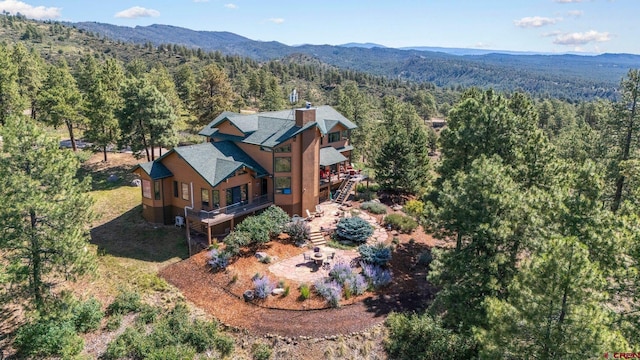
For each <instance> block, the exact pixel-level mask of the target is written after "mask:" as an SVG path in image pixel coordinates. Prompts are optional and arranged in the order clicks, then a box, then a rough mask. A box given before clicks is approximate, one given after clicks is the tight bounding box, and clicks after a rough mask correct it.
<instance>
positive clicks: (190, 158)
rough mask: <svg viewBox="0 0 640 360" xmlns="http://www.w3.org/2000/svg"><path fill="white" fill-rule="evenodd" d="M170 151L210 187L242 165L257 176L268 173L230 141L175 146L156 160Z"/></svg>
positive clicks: (229, 175) (232, 173) (231, 174)
mask: <svg viewBox="0 0 640 360" xmlns="http://www.w3.org/2000/svg"><path fill="white" fill-rule="evenodd" d="M171 152H175V153H176V154H178V155H179V156H180V157H181V158H182V159H184V161H186V162H187V163H188V164H189V165H190V166H191V167H192V168H193V169H194V170H195V171H196V172H197V173H198V174H200V176H202V178H204V179H205V180H206V181H207V182H208V183H209V184H210V185H211V186H212V187H215V186H217V185H218V184H220V183H221V182H222V181H224V180H225V179H227V178H229V177H231V176H233V175H234V174H235V172H236V170H238V169H241V168H242V167H243V166H245V167H247V168H249V169H251V170H253V171H255V172H256V173H257V177H261V176H265V175H267V174H268V173H267V171H266V170H265V169H264V168H263V167H262V166H260V165H259V164H258V163H257V162H255V161H254V160H253V159H252V158H251V157H250V156H249V155H247V154H246V153H245V152H244V151H242V149H240V148H239V147H238V146H237V145H236V144H234V143H232V142H230V141H220V142H215V143H210V142H207V143H203V144H198V145H190V146H180V147H176V148H174V149H173V150H171V151H169V152H168V153H166V154H165V155H163V156H162V157H161V158H159V159H158V160H156V162H157V161H159V160H161V159H162V158H164V157H165V156H168V155H169V154H170V153H171Z"/></svg>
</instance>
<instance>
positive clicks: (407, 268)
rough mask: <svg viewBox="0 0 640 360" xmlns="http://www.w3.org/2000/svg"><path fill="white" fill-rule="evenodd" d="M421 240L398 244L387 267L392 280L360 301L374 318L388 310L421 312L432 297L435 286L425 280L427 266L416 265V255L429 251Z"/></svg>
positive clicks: (387, 312)
mask: <svg viewBox="0 0 640 360" xmlns="http://www.w3.org/2000/svg"><path fill="white" fill-rule="evenodd" d="M430 251H431V250H430V248H429V246H427V245H426V244H423V243H417V242H415V243H414V242H409V243H403V244H399V245H398V246H397V248H396V250H395V251H394V253H393V258H392V260H391V265H390V268H391V270H392V271H393V283H392V284H391V285H390V286H389V287H388V288H386V289H385V290H384V291H383V292H381V293H380V294H379V295H378V296H376V297H370V298H367V299H365V300H364V305H365V306H366V307H367V311H369V312H373V313H374V314H375V316H376V317H378V316H387V315H388V314H389V313H391V312H412V311H421V310H424V309H426V308H427V306H429V304H430V303H431V301H432V300H433V298H434V296H435V293H436V288H435V287H434V286H433V285H431V284H430V283H429V282H428V281H427V273H428V269H429V266H428V265H426V264H420V263H419V261H418V260H419V258H420V255H421V254H422V253H424V252H430Z"/></svg>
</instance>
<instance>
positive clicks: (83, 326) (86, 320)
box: [72, 298, 104, 333]
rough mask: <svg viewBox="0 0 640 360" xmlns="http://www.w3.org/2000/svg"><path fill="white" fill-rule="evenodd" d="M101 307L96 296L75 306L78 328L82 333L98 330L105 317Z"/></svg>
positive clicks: (75, 323) (75, 320)
mask: <svg viewBox="0 0 640 360" xmlns="http://www.w3.org/2000/svg"><path fill="white" fill-rule="evenodd" d="M101 308H102V305H101V304H100V302H99V301H98V300H96V299H94V298H91V299H89V300H87V301H85V302H81V303H79V304H77V305H76V306H74V307H73V310H72V312H73V315H74V316H73V317H74V325H75V328H76V330H77V331H79V332H82V333H86V332H89V331H92V330H96V329H97V328H98V327H99V326H100V321H101V320H102V318H103V317H104V312H103V311H102V310H101Z"/></svg>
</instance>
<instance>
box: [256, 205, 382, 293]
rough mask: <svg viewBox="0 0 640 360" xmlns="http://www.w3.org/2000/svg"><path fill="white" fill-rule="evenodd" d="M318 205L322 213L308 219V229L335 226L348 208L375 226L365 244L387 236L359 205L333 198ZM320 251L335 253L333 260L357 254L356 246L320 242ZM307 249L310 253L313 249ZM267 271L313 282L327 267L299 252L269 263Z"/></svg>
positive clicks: (349, 211) (349, 213)
mask: <svg viewBox="0 0 640 360" xmlns="http://www.w3.org/2000/svg"><path fill="white" fill-rule="evenodd" d="M320 207H321V208H322V210H324V215H322V216H318V217H314V218H313V219H311V221H309V222H308V224H309V227H310V228H311V232H314V231H320V232H323V231H328V230H329V231H331V230H335V228H336V224H337V222H338V221H339V220H340V219H341V218H342V216H347V217H348V216H351V211H352V210H357V211H358V212H359V214H357V216H359V217H361V218H362V219H364V220H366V221H367V222H368V223H370V224H371V225H372V226H373V227H374V231H373V235H371V237H369V240H367V243H368V244H375V243H377V242H386V241H387V240H388V238H389V235H388V234H387V231H386V230H385V229H384V228H382V227H381V226H380V224H378V221H377V219H376V218H375V217H373V216H371V215H369V214H368V213H367V212H365V211H363V210H360V209H359V208H356V207H346V206H344V205H339V204H336V203H333V202H324V203H322V204H320ZM320 251H322V252H325V253H331V252H335V253H336V255H335V258H334V260H333V263H337V262H340V261H343V262H346V263H350V262H351V260H353V259H354V258H356V257H358V256H359V254H358V251H357V250H339V249H334V248H331V247H327V246H320ZM308 252H309V253H311V252H312V250H309V251H308ZM269 271H271V272H272V273H273V274H274V275H276V276H278V277H282V278H285V279H289V280H293V281H297V282H306V283H313V282H314V281H316V280H317V279H320V278H323V277H326V276H328V274H329V270H325V269H323V268H322V266H320V265H316V264H314V262H313V261H305V260H304V257H303V255H302V254H301V255H298V256H294V257H291V258H288V259H284V260H282V261H279V262H277V263H274V264H273V265H271V266H269Z"/></svg>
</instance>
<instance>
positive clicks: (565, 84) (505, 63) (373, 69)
mask: <svg viewBox="0 0 640 360" xmlns="http://www.w3.org/2000/svg"><path fill="white" fill-rule="evenodd" d="M70 25H73V26H76V27H78V28H80V29H85V30H87V31H91V32H95V33H98V34H101V35H102V36H107V37H109V38H112V39H117V40H121V41H131V42H134V43H138V44H143V43H146V42H151V43H152V44H154V45H160V44H167V43H171V44H179V45H184V46H187V47H190V48H202V49H203V50H205V51H220V52H222V53H223V54H232V55H240V56H247V57H250V58H252V59H255V60H258V61H268V60H273V59H279V58H282V57H284V56H287V55H290V54H293V53H304V54H307V55H310V56H312V57H314V58H316V59H318V60H320V61H321V62H324V63H327V64H330V65H334V66H337V67H339V68H343V69H351V70H356V71H364V72H368V73H372V74H376V75H381V76H385V77H387V78H390V79H403V80H412V81H417V82H432V83H434V84H436V85H438V86H442V87H470V86H476V87H481V88H489V87H492V88H494V89H499V90H501V91H514V90H521V91H525V92H528V93H530V94H532V95H534V96H543V97H556V98H564V99H570V100H580V99H586V100H589V99H594V98H609V99H611V98H614V97H615V95H616V93H615V87H616V86H617V84H618V83H619V82H620V79H621V78H622V77H623V76H624V75H625V74H626V72H627V71H628V70H629V69H630V68H634V67H638V66H640V56H637V55H629V54H604V55H599V56H577V55H508V54H485V55H472V56H471V55H470V56H457V55H452V54H446V53H444V52H434V51H419V50H399V49H393V48H381V47H372V46H367V47H361V46H359V47H351V46H329V45H301V46H287V45H284V44H281V43H278V42H275V41H272V42H263V41H254V40H251V39H248V38H245V37H242V36H239V35H236V34H231V33H228V32H215V31H193V30H189V29H184V28H176V27H173V26H167V25H150V26H137V27H135V28H129V27H123V26H116V25H110V24H101V23H77V24H70Z"/></svg>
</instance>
